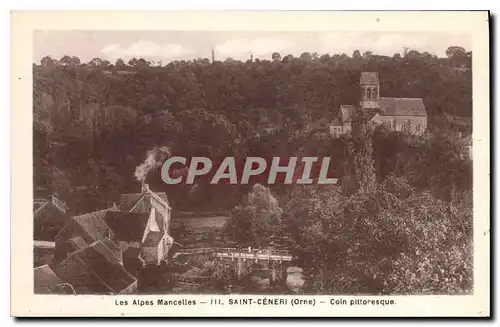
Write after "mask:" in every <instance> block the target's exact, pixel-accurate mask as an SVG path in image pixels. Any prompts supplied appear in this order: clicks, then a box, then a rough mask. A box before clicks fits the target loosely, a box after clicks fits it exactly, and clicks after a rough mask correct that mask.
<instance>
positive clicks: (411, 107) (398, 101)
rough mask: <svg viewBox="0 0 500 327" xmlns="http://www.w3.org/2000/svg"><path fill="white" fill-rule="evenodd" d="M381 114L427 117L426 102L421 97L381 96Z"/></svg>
mask: <svg viewBox="0 0 500 327" xmlns="http://www.w3.org/2000/svg"><path fill="white" fill-rule="evenodd" d="M379 105H380V109H381V111H382V112H381V113H380V115H381V116H413V117H415V116H420V117H427V112H426V110H425V106H424V102H423V101H422V99H420V98H380V99H379Z"/></svg>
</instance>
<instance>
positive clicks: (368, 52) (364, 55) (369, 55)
mask: <svg viewBox="0 0 500 327" xmlns="http://www.w3.org/2000/svg"><path fill="white" fill-rule="evenodd" d="M371 56H373V52H371V51H365V52H364V53H363V58H370V57H371Z"/></svg>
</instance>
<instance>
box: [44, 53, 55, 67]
mask: <svg viewBox="0 0 500 327" xmlns="http://www.w3.org/2000/svg"><path fill="white" fill-rule="evenodd" d="M40 63H41V64H42V66H43V67H46V68H49V67H54V66H55V62H54V59H52V58H51V57H49V56H45V57H43V58H42V60H41V61H40Z"/></svg>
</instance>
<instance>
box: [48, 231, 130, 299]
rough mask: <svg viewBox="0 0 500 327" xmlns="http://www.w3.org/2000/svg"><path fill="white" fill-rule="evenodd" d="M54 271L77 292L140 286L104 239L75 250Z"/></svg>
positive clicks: (117, 291) (115, 291)
mask: <svg viewBox="0 0 500 327" xmlns="http://www.w3.org/2000/svg"><path fill="white" fill-rule="evenodd" d="M54 271H55V273H56V274H57V276H59V277H60V278H61V279H62V280H63V281H65V282H66V283H68V284H70V285H71V286H72V287H73V288H74V290H75V292H76V293H77V294H127V293H133V292H135V291H136V290H137V279H136V278H135V277H134V276H132V275H131V274H130V273H129V272H128V271H127V270H126V269H125V268H124V267H123V266H122V265H121V264H120V262H119V261H118V260H117V258H116V256H115V254H114V253H113V252H112V251H111V250H110V249H109V248H108V247H107V246H106V245H105V244H104V243H103V242H102V241H97V242H94V243H92V244H90V245H89V246H87V247H85V248H83V249H80V250H78V251H75V252H73V253H72V254H71V255H70V256H69V257H67V258H66V259H64V260H63V261H62V262H61V263H59V264H58V265H57V267H56V268H55V269H54Z"/></svg>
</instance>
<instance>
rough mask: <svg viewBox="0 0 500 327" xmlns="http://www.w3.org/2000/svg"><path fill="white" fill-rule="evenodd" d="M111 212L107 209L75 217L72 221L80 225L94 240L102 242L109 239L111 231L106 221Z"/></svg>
mask: <svg viewBox="0 0 500 327" xmlns="http://www.w3.org/2000/svg"><path fill="white" fill-rule="evenodd" d="M109 211H113V210H112V209H105V210H99V211H94V212H90V213H86V214H83V215H80V216H75V217H73V218H72V220H73V221H74V222H76V223H77V224H78V225H80V226H81V227H82V229H83V230H84V231H85V233H86V234H87V235H88V236H89V237H91V238H92V239H93V240H100V239H103V238H105V237H107V236H108V235H107V234H108V233H109V232H110V231H111V229H110V228H109V226H108V225H107V224H106V221H105V220H104V217H105V216H106V213H107V212H109Z"/></svg>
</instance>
